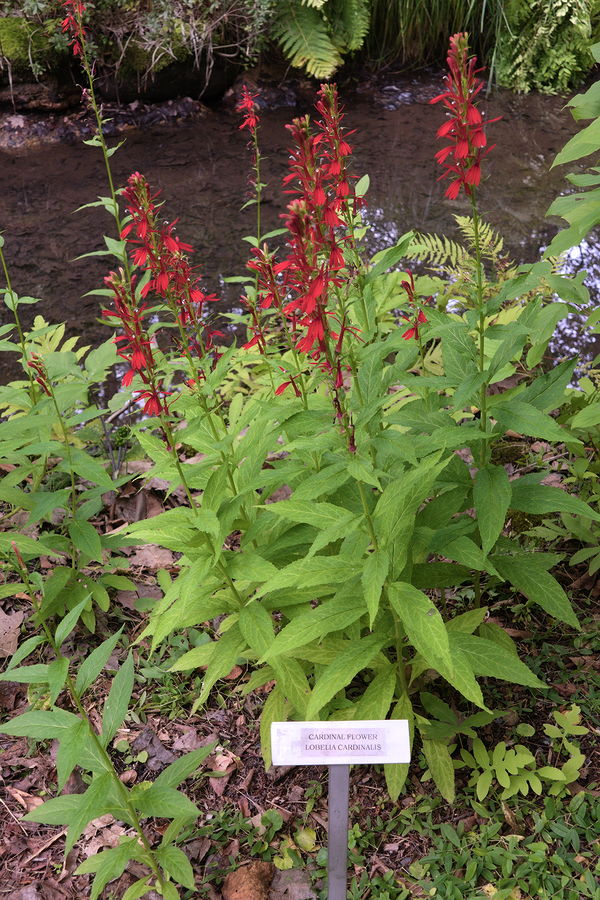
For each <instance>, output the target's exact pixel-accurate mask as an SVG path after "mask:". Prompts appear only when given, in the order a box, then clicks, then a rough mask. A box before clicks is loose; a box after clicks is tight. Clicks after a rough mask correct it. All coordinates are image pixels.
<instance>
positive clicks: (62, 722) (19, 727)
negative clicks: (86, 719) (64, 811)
mask: <svg viewBox="0 0 600 900" xmlns="http://www.w3.org/2000/svg"><path fill="white" fill-rule="evenodd" d="M79 721H80V720H79V718H78V717H77V716H76V715H74V714H73V713H70V712H67V710H64V709H52V710H41V709H35V710H31V711H30V712H26V713H23V714H22V715H21V716H17V717H16V718H15V719H11V721H10V722H6V723H5V724H3V725H2V728H1V729H0V731H1V733H2V734H12V735H13V736H15V737H32V738H36V739H38V740H45V739H46V738H49V739H54V738H58V740H63V739H64V738H65V737H66V735H67V734H68V733H69V732H70V731H71V729H72V728H73V727H74V726H75V725H77V724H79ZM59 824H60V823H59Z"/></svg>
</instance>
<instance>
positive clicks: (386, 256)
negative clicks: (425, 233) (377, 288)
mask: <svg viewBox="0 0 600 900" xmlns="http://www.w3.org/2000/svg"><path fill="white" fill-rule="evenodd" d="M414 236H415V233H414V231H407V232H406V234H403V235H402V237H401V238H399V239H398V241H396V243H395V244H394V246H393V247H387V248H386V249H385V250H380V251H379V252H378V253H376V254H375V256H374V257H373V259H372V260H371V269H370V270H369V272H368V274H367V281H374V280H375V279H376V278H377V276H378V275H381V274H383V272H386V271H387V270H388V269H391V268H392V266H395V265H396V263H397V262H399V261H400V260H401V259H403V258H404V257H405V256H406V252H407V250H408V248H409V247H410V245H411V243H412V241H413V238H414Z"/></svg>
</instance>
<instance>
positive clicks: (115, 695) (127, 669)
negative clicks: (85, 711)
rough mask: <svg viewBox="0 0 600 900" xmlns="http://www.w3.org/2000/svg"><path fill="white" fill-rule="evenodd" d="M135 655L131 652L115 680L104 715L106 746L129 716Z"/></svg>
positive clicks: (103, 730) (103, 724)
mask: <svg viewBox="0 0 600 900" xmlns="http://www.w3.org/2000/svg"><path fill="white" fill-rule="evenodd" d="M133 677H134V671H133V655H132V653H131V651H130V652H129V653H128V654H127V659H126V660H125V661H124V662H123V663H122V664H121V667H120V668H119V671H118V672H117V674H116V675H115V677H114V678H113V683H112V685H111V688H110V693H109V695H108V697H107V700H106V703H105V704H104V711H103V713H102V741H103V743H104V746H106V745H107V744H108V742H109V741H110V740H111V739H112V738H113V737H114V736H115V734H116V732H117V729H118V728H119V727H120V726H121V725H122V724H123V720H124V719H125V716H126V715H127V710H128V708H129V701H130V700H131V694H132V691H133Z"/></svg>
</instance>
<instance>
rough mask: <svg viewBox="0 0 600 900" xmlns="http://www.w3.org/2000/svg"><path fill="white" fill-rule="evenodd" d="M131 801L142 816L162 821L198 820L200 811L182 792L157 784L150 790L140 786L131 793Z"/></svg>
mask: <svg viewBox="0 0 600 900" xmlns="http://www.w3.org/2000/svg"><path fill="white" fill-rule="evenodd" d="M129 796H130V799H131V802H132V803H133V805H134V807H135V809H136V810H137V811H138V812H139V813H140V815H142V816H144V817H146V816H148V817H149V816H154V817H156V818H160V819H180V818H181V819H196V818H197V817H198V816H199V815H200V810H199V809H198V807H197V806H195V805H194V804H193V803H192V801H191V800H189V799H188V798H187V797H186V796H185V794H182V793H181V791H177V790H175V788H172V787H166V786H165V785H163V784H156V782H155V783H154V784H153V785H152V786H151V787H149V788H147V789H144V787H142V786H140V789H139V790H136V789H135V788H134V789H133V790H132V791H131V792H130V795H129Z"/></svg>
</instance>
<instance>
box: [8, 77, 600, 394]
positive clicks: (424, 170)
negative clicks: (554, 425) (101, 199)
mask: <svg viewBox="0 0 600 900" xmlns="http://www.w3.org/2000/svg"><path fill="white" fill-rule="evenodd" d="M439 87H440V81H439V79H437V78H433V77H431V76H428V77H423V78H420V79H406V80H404V81H398V82H395V83H393V84H387V85H384V86H383V87H382V86H378V87H372V88H370V89H369V90H368V91H367V90H365V91H364V92H353V93H347V94H345V95H343V100H344V103H345V106H346V112H347V119H346V122H347V125H348V127H349V128H351V129H356V133H355V134H353V135H352V137H351V139H350V141H351V143H352V144H353V146H354V164H353V165H354V172H355V173H356V174H358V175H362V174H363V173H364V172H368V173H369V175H370V179H371V187H370V191H369V194H368V197H367V200H368V217H369V221H370V222H371V224H372V230H371V237H370V241H371V245H372V249H373V251H374V250H377V249H381V248H382V247H384V246H386V245H388V244H389V243H390V242H393V241H394V240H395V239H396V238H397V237H398V236H399V235H400V234H402V233H403V232H405V231H407V230H409V229H411V228H416V229H419V230H434V231H440V232H446V233H447V234H449V235H452V234H454V233H455V228H454V222H453V218H452V216H453V214H454V213H459V214H468V212H469V209H468V208H467V205H466V203H465V202H464V201H454V202H450V201H448V200H445V199H444V198H443V190H444V186H443V184H439V183H437V181H436V179H437V177H438V175H439V172H440V169H439V166H437V164H436V163H435V161H434V153H435V151H436V149H438V146H436V144H437V143H439V142H436V140H435V131H436V128H437V127H438V125H439V124H440V122H441V120H442V115H443V113H442V110H441V108H440V107H439V106H430V105H429V104H428V102H427V101H428V99H429V98H430V97H432V96H434V95H435V94H436V93H438V92H439ZM563 105H564V99H562V98H551V97H543V96H527V97H519V96H516V95H514V94H511V93H510V92H507V91H501V92H498V93H495V94H492V95H491V96H490V98H489V99H486V100H485V101H484V107H485V109H486V113H487V115H488V116H489V117H494V116H500V115H501V116H502V120H501V121H500V122H497V123H496V124H494V125H491V126H490V129H489V137H490V140H491V141H493V142H495V143H496V147H495V149H494V150H493V151H492V152H491V154H490V155H489V157H488V159H487V161H486V165H485V181H484V183H483V184H482V187H481V191H480V197H481V209H482V211H483V215H484V217H485V218H486V219H487V221H489V222H490V223H491V224H492V225H493V227H495V228H496V229H497V230H499V231H500V232H501V233H502V235H503V236H504V238H505V244H506V247H507V250H508V252H509V253H510V254H511V255H512V256H513V258H514V259H516V260H517V261H520V262H521V261H522V262H532V261H534V260H535V259H537V258H538V257H539V253H540V248H542V247H544V246H545V245H546V244H547V243H548V242H549V240H550V238H551V236H552V235H553V234H554V233H555V231H556V227H557V224H558V223H557V222H554V223H552V222H550V221H549V220H547V219H545V212H546V210H547V208H548V206H549V205H550V203H551V202H552V200H553V199H554V197H555V196H556V195H557V194H559V193H560V192H562V191H564V190H565V188H566V186H567V185H566V182H565V181H564V172H563V169H565V170H566V171H568V170H569V168H570V167H566V168H565V167H559V168H558V169H554V170H550V164H551V162H552V159H553V158H554V156H555V154H556V153H557V151H558V150H559V149H560V148H561V147H562V145H563V144H564V143H565V141H566V140H567V138H568V137H569V136H570V135H571V134H573V133H574V132H575V131H576V125H575V123H574V122H573V121H572V118H571V116H570V113H569V112H568V110H565V109H563ZM307 111H310V106H309V104H308V100H306V101H305V102H300V103H298V104H297V105H296V106H287V107H280V108H275V109H269V110H265V111H263V113H262V119H261V132H260V134H261V142H262V148H263V153H264V155H265V156H266V157H267V161H266V162H265V166H264V175H265V178H264V180H265V181H267V182H268V187H267V188H266V191H265V204H264V213H263V214H264V226H265V229H266V228H270V227H272V228H275V227H278V225H279V218H278V217H279V214H280V213H281V212H282V211H283V208H284V201H283V200H282V198H281V193H280V184H281V179H282V176H283V175H284V173H285V169H286V159H287V147H288V133H287V131H286V130H285V124H286V123H287V122H289V121H290V120H291V118H293V117H294V116H295V115H300V114H302V113H304V112H307ZM246 140H247V137H246V135H245V134H244V133H242V132H240V131H239V128H238V117H237V115H236V114H235V113H234V112H233V110H232V108H231V106H230V107H226V106H223V107H221V108H218V109H213V110H209V111H208V112H207V114H206V116H205V117H204V118H203V119H202V120H201V121H196V122H193V123H185V122H184V123H181V124H179V125H177V126H171V127H166V126H160V127H155V128H151V129H147V130H145V131H143V132H142V131H133V132H129V133H128V134H127V140H126V143H125V145H124V146H123V147H122V149H120V150H119V152H118V153H117V154H116V155H115V156H114V157H113V163H114V172H115V177H116V181H117V183H119V184H121V183H123V182H124V181H125V179H126V178H127V176H128V175H129V174H130V173H131V172H132V171H134V170H139V171H141V172H143V173H144V174H145V175H146V176H147V178H148V179H149V181H150V182H151V184H152V185H153V186H155V187H156V188H159V189H160V190H161V191H162V198H163V199H164V201H165V206H164V211H165V217H166V218H168V219H174V218H179V224H178V233H179V235H180V236H181V238H182V239H183V240H185V241H189V242H190V243H191V244H192V245H193V246H194V248H195V250H196V254H195V256H194V261H195V262H196V263H198V264H199V265H200V267H201V270H202V272H203V274H204V280H205V286H206V288H207V289H209V290H211V291H215V292H216V293H218V294H219V296H222V297H223V303H224V305H225V307H228V308H231V307H235V306H236V305H237V299H238V298H237V294H238V291H239V288H237V287H236V286H235V285H225V284H223V280H222V279H223V277H225V276H229V275H235V274H243V273H244V263H245V259H246V256H247V250H248V245H247V244H246V243H244V242H243V241H242V238H243V236H244V235H245V234H251V233H252V232H253V226H254V213H253V210H252V208H250V209H247V210H245V211H241V210H240V207H241V204H242V202H243V200H244V198H245V195H246V191H247V172H248V166H249V155H248V153H247V151H246ZM103 193H107V191H106V187H105V176H104V171H103V163H102V159H101V157H100V154H99V151H97V150H95V149H93V148H90V147H87V146H84V145H82V144H76V145H67V144H48V145H46V146H43V147H38V148H37V149H31V150H22V149H21V150H11V151H0V197H1V200H0V204H1V214H0V229H3V230H4V233H5V240H6V246H5V253H6V255H7V258H8V261H9V265H10V271H11V276H12V279H13V285H14V288H15V290H16V291H17V292H18V293H20V294H28V295H30V296H36V297H42V298H44V303H43V305H42V306H38V307H36V310H37V311H38V312H41V313H42V314H43V315H44V316H46V317H47V318H48V319H50V320H51V321H66V322H67V323H68V327H69V331H70V333H77V334H81V335H82V336H83V339H84V340H85V343H89V342H95V341H98V340H102V339H105V338H106V336H108V334H109V332H108V330H107V329H106V328H105V327H102V326H100V325H99V323H98V315H99V303H98V298H94V297H83V295H84V294H85V293H86V292H87V291H89V290H91V289H93V288H96V287H100V286H102V277H103V275H104V274H105V273H106V265H107V264H106V260H102V259H100V260H96V259H90V260H84V261H78V262H73V261H72V260H73V258H74V257H76V256H78V255H79V254H82V253H85V252H88V251H90V250H93V249H97V248H99V247H101V246H102V235H103V233H104V231H105V230H106V231H107V232H108V233H112V232H111V221H110V220H109V219H108V217H106V216H105V214H103V213H102V212H99V211H98V210H85V211H83V212H78V213H76V212H74V210H75V209H76V208H77V207H78V206H80V205H82V204H84V203H86V202H89V201H90V200H93V199H95V198H96V196H97V195H98V194H103ZM582 250H583V253H581V252H579V251H578V252H574V253H573V254H572V259H573V266H574V267H575V268H577V267H579V266H581V265H584V266H587V267H588V268H591V269H594V268H597V267H598V259H599V258H600V257H599V253H598V249H597V248H596V247H595V246H594V244H593V242H592V241H588V242H587V243H586V244H585V246H583V248H582ZM594 262H595V263H596V265H595V266H594ZM592 280H594V279H592ZM2 315H3V316H4V318H5V320H6V321H8V319H7V316H8V315H9V314H8V311H7V310H6V309H4V312H3V314H2ZM576 350H577V348H573V352H576ZM8 370H9V367H7V366H6V365H5V366H4V367H3V373H4V377H6V373H7V372H8ZM1 374H2V370H0V375H1Z"/></svg>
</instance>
